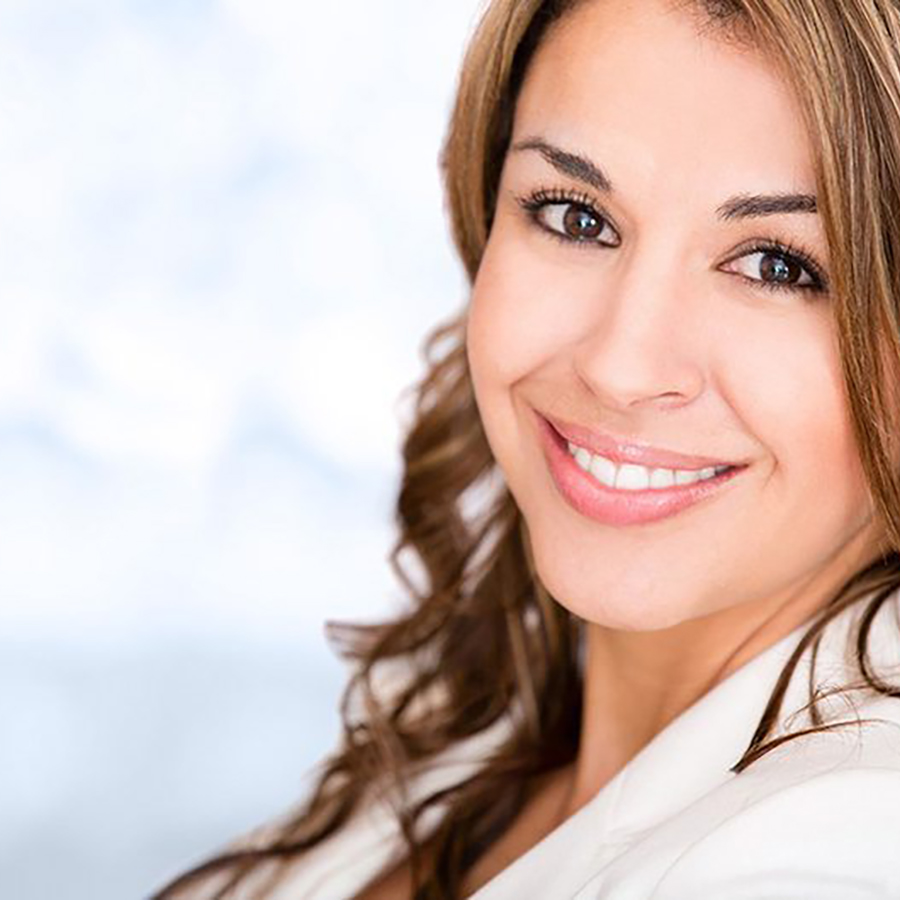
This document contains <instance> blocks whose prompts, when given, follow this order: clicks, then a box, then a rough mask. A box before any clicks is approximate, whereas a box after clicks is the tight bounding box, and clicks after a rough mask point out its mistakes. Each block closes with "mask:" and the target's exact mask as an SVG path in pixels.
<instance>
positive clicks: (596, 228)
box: [531, 201, 615, 246]
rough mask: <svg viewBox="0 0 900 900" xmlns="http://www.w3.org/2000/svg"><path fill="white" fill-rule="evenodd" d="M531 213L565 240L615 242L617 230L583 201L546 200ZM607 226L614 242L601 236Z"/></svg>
mask: <svg viewBox="0 0 900 900" xmlns="http://www.w3.org/2000/svg"><path fill="white" fill-rule="evenodd" d="M531 214H532V216H533V217H534V219H535V221H537V223H538V224H539V225H540V226H541V227H543V228H546V229H547V230H548V231H551V232H553V233H554V234H556V235H558V236H559V237H560V238H561V239H562V240H564V241H571V242H573V243H579V244H588V243H592V244H601V245H603V246H611V245H613V244H614V243H615V232H614V231H613V230H612V228H610V226H609V223H608V222H607V221H606V219H604V218H603V216H601V215H600V214H599V213H598V212H596V210H594V209H592V208H591V207H590V206H586V205H584V204H582V203H573V202H572V201H564V202H563V201H555V202H545V203H542V204H541V205H540V206H538V207H537V208H535V209H533V210H532V213H531ZM607 228H608V229H609V231H610V233H611V235H612V236H613V242H612V244H611V243H610V242H609V241H602V240H600V236H601V235H602V234H603V233H604V230H606V229H607Z"/></svg>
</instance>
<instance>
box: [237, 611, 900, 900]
mask: <svg viewBox="0 0 900 900" xmlns="http://www.w3.org/2000/svg"><path fill="white" fill-rule="evenodd" d="M896 599H897V597H896V595H895V596H894V597H892V598H891V600H890V601H888V603H887V604H886V605H885V607H883V608H882V610H881V611H880V613H879V614H878V616H877V617H876V620H875V623H874V625H873V628H872V631H871V633H870V647H871V648H872V654H871V655H872V658H873V660H874V662H875V664H876V670H875V671H876V672H878V673H882V674H885V675H886V676H887V677H888V679H889V680H890V676H891V675H893V680H894V681H895V682H896V683H898V684H900V616H898V614H897V606H896V604H895V601H896ZM857 609H858V606H857V607H856V608H851V610H849V611H848V612H845V613H842V614H841V616H840V617H839V618H838V619H837V620H835V621H834V622H832V623H831V624H830V625H829V626H828V628H827V629H826V632H825V635H826V636H825V639H824V640H823V642H822V646H821V648H820V651H819V658H818V661H817V665H816V673H817V683H818V684H820V685H823V684H824V685H828V684H831V685H838V684H843V683H846V682H848V681H850V680H857V681H858V673H857V672H856V669H855V666H854V665H853V664H852V662H851V661H850V660H852V655H851V656H847V655H846V654H845V649H846V648H847V636H848V633H851V632H850V631H849V629H850V626H851V624H852V619H853V618H854V617H855V616H856V615H857ZM806 627H807V626H806V625H804V626H802V627H800V628H798V629H797V630H795V631H794V632H792V633H791V634H790V635H788V636H787V637H785V638H783V639H782V640H781V641H779V642H778V643H777V644H775V645H773V646H772V647H770V648H769V649H767V650H765V651H764V652H763V653H761V654H759V655H758V656H757V657H755V658H754V659H752V660H751V661H749V662H748V663H747V664H745V665H744V666H743V667H742V668H740V669H739V670H737V671H736V672H734V673H733V674H732V675H730V676H729V677H728V678H727V679H725V680H724V681H722V682H721V683H719V684H718V685H716V687H714V688H713V689H712V690H711V691H709V692H708V693H707V694H706V695H705V696H703V697H702V698H701V699H700V700H699V701H697V702H696V703H695V704H694V705H693V706H691V707H690V708H689V709H687V710H686V711H685V712H683V713H682V714H681V715H680V716H678V717H677V718H676V719H675V720H674V721H673V722H671V723H670V724H669V725H668V726H667V727H666V728H665V729H664V730H663V731H661V732H660V733H659V734H658V735H656V737H655V738H654V739H653V740H652V741H651V742H650V743H649V744H647V746H646V747H644V749H643V750H641V752H640V753H638V754H637V755H636V756H635V757H634V758H633V759H632V760H631V761H630V762H629V763H628V764H627V765H626V766H625V767H624V768H623V769H622V770H621V771H620V772H619V773H618V774H617V775H616V776H615V777H614V778H613V779H612V780H611V781H609V782H608V783H607V784H606V785H605V786H604V787H603V788H602V789H601V790H600V791H599V792H598V793H597V794H596V795H595V796H594V797H593V799H591V800H590V801H589V802H588V803H587V804H586V805H585V806H584V807H582V808H581V809H580V810H579V811H578V812H577V813H576V814H575V815H573V816H571V817H570V818H569V819H567V820H566V821H565V822H563V823H562V824H561V825H560V826H559V827H558V828H556V829H555V830H554V831H552V832H551V833H550V834H549V835H547V836H546V837H545V838H544V839H543V840H541V841H540V842H539V843H538V844H536V845H535V846H534V847H532V848H531V849H530V850H529V851H528V852H526V853H525V854H524V855H523V856H521V857H520V858H519V859H517V860H516V861H515V862H514V863H512V865H510V866H509V867H508V868H507V869H505V870H504V871H503V872H501V873H500V874H498V875H497V876H496V877H495V878H493V879H492V880H491V881H490V882H488V883H487V884H486V885H484V886H483V887H482V888H481V889H480V890H479V891H478V892H477V893H476V894H474V895H473V897H474V898H477V900H523V898H540V900H557V898H559V900H563V898H565V900H801V898H802V900H864V898H865V900H900V699H895V698H884V697H879V696H877V695H873V694H872V693H871V692H859V693H857V694H854V695H853V699H854V704H855V707H856V709H857V710H858V712H859V715H860V716H861V717H862V718H869V717H877V718H878V719H879V721H878V722H877V723H876V724H871V725H866V726H864V727H863V729H862V730H858V729H857V728H856V727H853V726H851V727H848V728H847V729H843V730H839V731H837V732H832V733H826V734H818V735H814V736H810V737H804V738H800V739H797V740H794V741H792V742H789V743H786V744H784V745H782V746H781V747H779V748H777V749H775V750H773V751H771V752H770V753H768V754H767V755H765V756H763V757H762V758H761V759H759V760H757V761H756V762H755V763H753V764H752V765H751V766H750V767H749V768H748V769H747V770H745V771H744V772H743V773H740V774H734V773H732V772H730V771H729V769H730V767H731V766H732V765H734V763H736V762H737V760H738V759H740V757H741V755H742V754H743V752H744V750H745V749H746V747H747V745H748V743H749V741H750V738H751V736H752V734H753V732H754V730H755V728H756V725H757V723H758V721H759V719H760V716H761V714H762V711H763V709H764V707H765V704H766V701H767V700H768V697H769V695H770V693H771V691H772V688H773V687H774V684H775V681H776V678H777V676H778V674H779V672H780V671H781V668H782V665H783V664H784V662H785V661H786V660H787V658H788V656H789V655H790V653H791V651H792V650H793V649H794V648H795V647H796V645H797V643H798V641H799V639H800V637H801V636H802V634H803V633H804V632H805V630H806ZM850 649H851V651H852V648H850ZM889 666H893V667H894V668H893V670H891V669H890V668H889V669H888V670H887V672H885V667H889ZM808 670H809V654H808V653H807V654H806V656H805V657H804V659H803V660H802V661H801V664H800V665H799V666H798V668H797V671H796V672H795V675H794V678H793V679H792V682H791V686H790V688H789V690H788V693H787V695H786V697H785V703H784V706H783V707H782V711H783V715H782V716H781V717H780V720H779V722H780V724H779V727H780V728H781V731H782V732H783V731H785V729H784V728H783V727H782V726H784V725H785V724H786V720H787V719H788V718H789V715H790V714H791V713H792V712H795V711H797V710H800V709H801V708H802V707H803V706H804V705H805V703H806V702H807V699H808V687H807V677H808ZM822 708H823V709H824V710H825V711H826V720H838V719H847V718H851V719H852V718H854V717H855V716H854V713H853V711H852V710H851V709H850V708H849V707H848V706H847V704H846V701H838V702H835V701H829V702H828V703H826V704H824V706H823V707H822ZM808 722H809V720H808V719H806V718H804V717H803V715H800V716H798V717H796V718H795V719H794V721H793V722H792V723H790V724H792V726H793V728H794V729H796V728H802V727H803V726H804V725H805V724H808ZM501 735H502V729H500V730H495V732H494V734H493V735H487V734H486V735H484V736H479V737H478V739H475V740H473V741H470V742H469V743H468V744H467V745H466V746H461V747H460V748H457V750H456V752H455V753H454V754H448V755H447V758H446V760H445V763H444V765H442V766H440V767H435V768H434V770H433V771H429V773H428V776H427V778H423V779H422V781H421V782H420V783H418V784H417V785H416V793H417V794H419V793H421V794H425V793H427V792H430V791H431V790H433V789H435V788H436V787H438V786H439V785H442V784H447V783H450V782H452V781H454V780H457V779H460V778H463V777H465V776H466V775H467V774H468V773H469V772H472V771H474V770H475V769H477V766H478V759H479V755H480V754H482V753H483V752H484V748H485V747H486V746H490V744H491V742H492V741H494V740H497V738H498V737H499V736H501ZM403 855H404V845H403V844H402V842H401V841H400V839H399V837H398V832H397V827H396V824H395V822H394V820H393V817H392V815H391V813H390V811H389V810H387V809H386V808H381V807H379V806H371V807H368V808H366V809H364V810H363V811H362V812H361V813H360V814H359V815H358V816H357V817H356V818H355V819H354V820H353V821H352V822H351V823H350V824H349V825H348V826H347V827H345V828H344V829H343V830H342V831H340V832H339V833H338V834H336V835H334V836H333V837H331V838H330V839H328V840H327V841H325V842H324V843H323V844H321V845H319V846H318V847H316V848H314V849H313V851H311V852H310V853H308V854H306V855H305V856H304V857H302V858H301V860H299V861H298V863H297V865H296V866H295V867H294V870H293V872H292V874H291V875H290V877H289V878H287V879H286V880H285V881H284V882H283V883H282V884H281V885H280V886H279V887H278V889H277V890H276V891H275V892H274V894H272V895H269V894H266V895H265V896H266V897H267V898H268V897H270V896H271V898H272V900H349V898H352V897H353V896H354V895H355V894H356V893H357V892H358V891H360V890H361V889H362V888H363V887H364V886H365V885H366V884H367V883H368V882H369V881H370V880H371V879H372V878H374V877H375V875H376V874H377V873H378V872H379V871H382V869H383V868H384V867H386V866H387V865H389V864H393V862H395V861H398V860H399V859H400V858H402V856H403ZM249 890H250V892H249V893H248V894H246V896H247V897H255V896H258V895H256V894H254V893H253V891H252V888H250V889H249ZM242 896H244V895H242Z"/></svg>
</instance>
